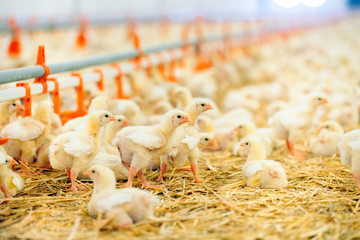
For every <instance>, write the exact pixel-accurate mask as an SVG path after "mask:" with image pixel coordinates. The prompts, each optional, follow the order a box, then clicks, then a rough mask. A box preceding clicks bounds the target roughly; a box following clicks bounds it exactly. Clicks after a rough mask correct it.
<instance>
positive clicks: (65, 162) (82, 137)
mask: <svg viewBox="0 0 360 240" xmlns="http://www.w3.org/2000/svg"><path fill="white" fill-rule="evenodd" d="M115 120H116V118H115V117H114V116H113V115H112V114H111V113H110V112H108V111H106V110H99V111H94V112H92V113H91V114H90V115H89V117H88V121H87V129H86V133H84V132H80V131H70V132H66V133H62V134H60V135H59V136H57V137H56V138H55V139H54V140H53V141H52V143H51V145H50V150H49V159H50V164H51V166H52V167H53V168H54V169H57V170H65V171H66V172H67V174H68V177H69V179H70V181H71V188H70V189H69V190H68V191H73V192H74V191H76V190H77V188H78V187H80V186H78V185H77V184H76V183H75V179H76V178H77V176H78V174H79V173H80V172H82V171H83V170H85V169H86V168H87V167H88V166H89V164H90V163H91V160H90V159H92V158H93V157H94V156H96V154H97V153H98V150H99V148H98V147H99V130H100V128H101V127H102V126H104V125H105V124H107V123H109V122H110V121H115Z"/></svg>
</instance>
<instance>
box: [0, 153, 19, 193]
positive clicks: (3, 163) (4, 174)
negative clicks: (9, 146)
mask: <svg viewBox="0 0 360 240" xmlns="http://www.w3.org/2000/svg"><path fill="white" fill-rule="evenodd" d="M15 164H17V162H16V161H15V160H14V159H13V158H12V157H10V156H9V155H7V154H5V153H3V152H0V189H1V191H2V192H3V193H4V197H6V198H10V197H13V196H15V195H16V193H18V192H19V191H21V190H22V189H23V188H24V180H23V179H22V178H21V176H20V175H19V174H17V173H15V172H13V171H12V170H11V166H12V165H15Z"/></svg>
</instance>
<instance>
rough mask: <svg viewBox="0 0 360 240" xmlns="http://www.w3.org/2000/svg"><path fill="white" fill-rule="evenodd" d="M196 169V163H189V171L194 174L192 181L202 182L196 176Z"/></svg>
mask: <svg viewBox="0 0 360 240" xmlns="http://www.w3.org/2000/svg"><path fill="white" fill-rule="evenodd" d="M196 169H197V167H196V163H194V164H191V171H192V172H193V174H194V181H193V182H194V183H202V182H204V180H202V179H199V178H198V177H197V174H196Z"/></svg>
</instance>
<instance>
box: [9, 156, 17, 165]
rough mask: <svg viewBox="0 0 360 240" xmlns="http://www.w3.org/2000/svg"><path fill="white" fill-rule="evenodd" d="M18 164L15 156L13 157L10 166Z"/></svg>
mask: <svg viewBox="0 0 360 240" xmlns="http://www.w3.org/2000/svg"><path fill="white" fill-rule="evenodd" d="M16 164H18V163H17V162H16V161H15V160H14V159H13V158H12V159H11V162H10V166H14V165H16Z"/></svg>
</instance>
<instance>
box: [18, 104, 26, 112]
mask: <svg viewBox="0 0 360 240" xmlns="http://www.w3.org/2000/svg"><path fill="white" fill-rule="evenodd" d="M16 110H18V111H24V110H25V108H24V106H23V105H22V104H18V105H17V107H16Z"/></svg>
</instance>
